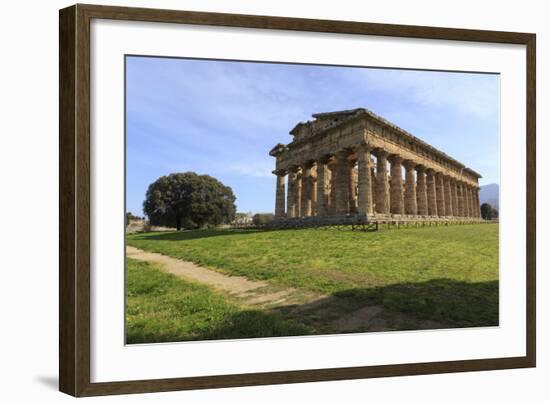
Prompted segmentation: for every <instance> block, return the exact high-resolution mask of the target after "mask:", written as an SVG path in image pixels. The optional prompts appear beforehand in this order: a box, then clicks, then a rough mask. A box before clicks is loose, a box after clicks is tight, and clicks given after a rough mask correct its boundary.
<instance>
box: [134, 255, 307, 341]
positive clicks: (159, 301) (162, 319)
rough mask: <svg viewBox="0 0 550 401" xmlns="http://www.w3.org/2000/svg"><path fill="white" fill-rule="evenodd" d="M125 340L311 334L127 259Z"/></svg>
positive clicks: (205, 289)
mask: <svg viewBox="0 0 550 401" xmlns="http://www.w3.org/2000/svg"><path fill="white" fill-rule="evenodd" d="M126 266H127V271H126V274H127V275H126V277H127V287H126V341H127V342H128V343H129V344H139V343H150V342H167V341H183V340H206V339H223V338H252V337H271V336H290V335H303V334H311V333H312V329H310V328H308V327H307V326H305V325H303V324H300V323H297V322H293V321H291V320H288V319H284V318H283V317H282V316H280V315H278V314H273V313H266V312H264V311H260V310H253V309H246V308H243V307H240V306H238V305H235V304H231V303H229V302H227V301H225V300H224V297H223V295H221V294H218V293H216V292H215V291H213V290H212V289H210V288H209V287H207V286H205V285H201V284H196V283H190V282H187V281H184V280H182V279H180V278H177V277H175V276H173V275H171V274H168V273H164V272H162V271H161V270H160V269H159V268H158V267H157V266H155V265H154V264H150V263H147V262H142V261H138V260H133V259H130V258H128V259H127V265H126Z"/></svg>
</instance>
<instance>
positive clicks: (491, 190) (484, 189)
mask: <svg viewBox="0 0 550 401" xmlns="http://www.w3.org/2000/svg"><path fill="white" fill-rule="evenodd" d="M479 202H480V203H482V204H483V203H488V204H490V205H491V206H492V207H494V208H495V209H496V210H498V208H499V188H498V184H487V185H482V186H481V187H479Z"/></svg>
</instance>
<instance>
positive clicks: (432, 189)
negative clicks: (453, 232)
mask: <svg viewBox="0 0 550 401" xmlns="http://www.w3.org/2000/svg"><path fill="white" fill-rule="evenodd" d="M426 176H427V177H426V178H427V181H428V182H427V185H428V214H429V215H430V216H437V195H436V183H435V171H433V170H432V169H431V168H429V169H428V170H426Z"/></svg>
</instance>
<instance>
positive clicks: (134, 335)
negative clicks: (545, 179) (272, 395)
mask: <svg viewBox="0 0 550 401" xmlns="http://www.w3.org/2000/svg"><path fill="white" fill-rule="evenodd" d="M535 112H536V110H535V35H534V34H530V33H512V32H495V31H480V30H465V29H450V28H435V27H419V26H402V25H386V24H371V23H360V22H349V21H326V20H310V19H296V18H283V17H266V16H252V15H233V14H218V13H202V12H189V11H170V10H154V9H138V8H123V7H107V6H95V5H75V6H72V7H69V8H66V9H63V10H61V11H60V390H61V391H63V392H65V393H68V394H71V395H74V396H91V395H104V394H121V393H139V392H154V391H172V390H185V389H200V388H217V387H231V386H247V385H261V384H278V383H295V382H309V381H323V380H341V379H359V378H374V377H387V376H398V375H418V374H431V373H442V372H462V371H478V370H490V369H510V368H527V367H534V366H535V355H536V352H535V323H536V319H535V223H536V218H535V206H536V205H535Z"/></svg>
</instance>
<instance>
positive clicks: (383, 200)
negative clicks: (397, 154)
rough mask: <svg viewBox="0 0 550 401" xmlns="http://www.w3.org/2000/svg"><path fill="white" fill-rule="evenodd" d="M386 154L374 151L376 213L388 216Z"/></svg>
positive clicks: (379, 150) (378, 150)
mask: <svg viewBox="0 0 550 401" xmlns="http://www.w3.org/2000/svg"><path fill="white" fill-rule="evenodd" d="M387 157H388V154H387V153H386V152H385V151H383V150H381V149H377V151H376V212H377V213H381V214H388V213H389V212H390V203H389V197H390V196H389V195H390V193H389V192H390V191H389V185H388V170H387V168H388V166H387V165H388V159H387Z"/></svg>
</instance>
